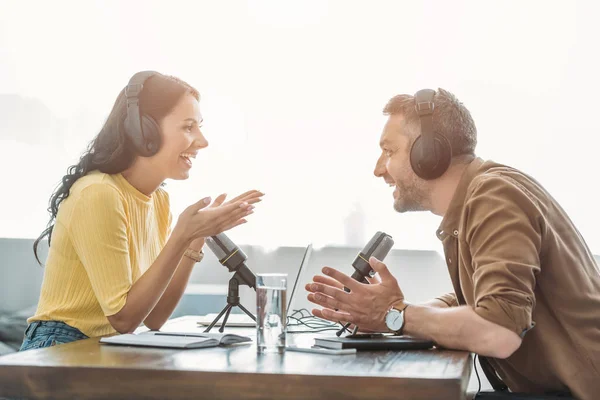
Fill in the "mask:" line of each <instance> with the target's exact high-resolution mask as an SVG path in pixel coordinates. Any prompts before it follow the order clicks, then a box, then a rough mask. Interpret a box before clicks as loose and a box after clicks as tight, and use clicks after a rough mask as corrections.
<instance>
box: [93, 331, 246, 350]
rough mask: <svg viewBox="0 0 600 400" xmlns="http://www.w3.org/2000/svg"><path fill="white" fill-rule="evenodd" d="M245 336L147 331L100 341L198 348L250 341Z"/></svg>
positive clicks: (145, 345) (116, 343)
mask: <svg viewBox="0 0 600 400" xmlns="http://www.w3.org/2000/svg"><path fill="white" fill-rule="evenodd" d="M251 341H252V339H250V338H249V337H247V336H241V335H234V334H231V333H202V332H198V333H196V332H157V331H149V332H143V333H139V334H135V333H127V334H123V335H116V336H110V337H103V338H101V339H100V343H105V344H115V345H124V346H143V347H165V348H173V349H199V348H203V347H216V346H228V345H231V344H236V343H245V342H251Z"/></svg>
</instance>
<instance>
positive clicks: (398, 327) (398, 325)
mask: <svg viewBox="0 0 600 400" xmlns="http://www.w3.org/2000/svg"><path fill="white" fill-rule="evenodd" d="M407 307H408V304H405V305H404V308H403V309H402V310H397V309H395V308H394V307H392V308H390V309H389V310H388V312H387V314H386V315H385V325H386V326H387V328H388V329H389V330H390V331H392V332H394V333H395V334H396V335H402V329H403V328H404V323H405V320H404V311H405V310H406V308H407Z"/></svg>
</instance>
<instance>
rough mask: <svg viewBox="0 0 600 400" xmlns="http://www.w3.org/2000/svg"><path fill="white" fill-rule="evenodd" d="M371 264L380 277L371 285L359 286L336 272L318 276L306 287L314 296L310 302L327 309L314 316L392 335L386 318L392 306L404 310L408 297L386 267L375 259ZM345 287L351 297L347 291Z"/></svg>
mask: <svg viewBox="0 0 600 400" xmlns="http://www.w3.org/2000/svg"><path fill="white" fill-rule="evenodd" d="M369 264H370V265H371V268H373V270H374V271H375V272H377V274H378V275H379V279H370V282H371V284H364V283H360V282H357V281H355V280H354V279H352V278H351V277H349V276H348V275H345V274H343V273H342V272H339V271H337V270H335V269H333V268H329V267H325V268H323V274H325V275H327V276H320V275H316V276H315V277H314V278H313V283H309V284H307V285H306V290H307V291H309V292H311V293H309V295H308V300H309V301H311V302H313V303H315V304H318V305H320V306H323V307H324V308H323V309H322V310H319V309H314V310H313V314H314V315H315V316H316V317H319V318H323V319H327V320H330V321H334V322H339V321H344V322H350V323H352V324H353V325H357V326H358V327H359V329H361V330H368V331H374V332H388V331H389V330H388V329H387V327H386V325H385V315H386V313H387V312H388V311H389V309H390V308H392V306H396V307H398V308H403V307H404V294H403V293H402V290H400V286H399V285H398V281H397V280H396V278H394V277H393V276H392V274H391V273H390V271H389V270H388V269H387V267H386V266H385V264H384V263H382V262H381V261H379V260H377V259H376V258H375V257H371V258H370V259H369ZM344 286H345V287H347V288H348V289H350V293H348V292H345V291H344Z"/></svg>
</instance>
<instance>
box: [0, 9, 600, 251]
mask: <svg viewBox="0 0 600 400" xmlns="http://www.w3.org/2000/svg"><path fill="white" fill-rule="evenodd" d="M598 4H599V3H597V2H594V1H569V2H566V1H452V2H449V1H441V0H440V1H422V2H419V1H385V2H384V1H361V2H359V1H323V0H319V1H306V0H305V1H302V2H298V1H294V2H292V1H220V2H216V1H189V2H182V1H169V2H158V1H154V2H152V1H150V2H148V1H143V2H141V1H140V2H134V1H53V2H47V1H26V2H22V1H17V0H15V1H12V0H0V174H1V181H0V182H1V185H0V237H35V236H37V235H38V234H39V232H40V231H41V230H42V229H43V228H44V226H45V224H46V222H47V212H46V207H47V202H48V197H49V195H50V193H51V191H52V189H53V187H54V186H55V185H56V183H57V182H58V181H59V179H60V178H61V177H62V175H63V174H64V172H65V170H66V168H67V166H68V165H70V163H73V162H74V161H76V160H77V158H78V156H79V154H80V152H81V151H82V150H83V149H84V147H85V145H86V143H87V142H88V141H89V140H91V139H92V138H93V137H94V136H95V135H96V133H97V132H98V131H99V129H100V127H101V124H102V123H103V121H104V119H105V118H106V116H107V115H108V112H109V111H110V108H111V107H112V104H113V102H114V100H115V98H116V96H117V94H118V92H119V91H120V90H121V89H122V88H123V86H124V85H125V84H126V83H127V81H128V79H129V77H130V76H131V75H132V74H133V73H134V72H136V71H138V70H144V69H155V70H159V71H161V72H164V73H168V74H173V75H177V76H179V77H181V78H183V79H184V80H186V81H188V82H189V83H191V84H192V85H194V86H195V87H197V88H198V89H199V90H200V92H201V95H202V101H201V108H202V111H203V115H204V119H205V128H204V131H205V134H206V135H207V137H208V139H209V141H210V144H211V145H210V147H209V148H208V149H206V150H205V151H203V152H202V153H201V156H200V157H199V158H200V159H199V160H198V161H199V162H197V163H196V165H195V167H194V169H193V170H192V177H191V178H190V179H189V180H188V181H185V182H170V183H169V184H168V186H167V188H168V190H169V191H170V192H171V197H172V204H173V208H174V209H173V211H174V214H175V215H177V214H178V213H179V212H180V211H181V210H182V209H183V208H184V207H186V206H187V205H188V204H190V203H192V202H195V201H196V200H197V199H199V198H201V197H203V196H205V195H213V196H216V195H217V194H219V193H220V192H222V191H227V192H229V193H232V194H236V193H239V192H241V191H243V190H246V189H250V188H258V189H261V190H263V191H265V192H266V193H267V196H266V197H265V201H264V202H263V203H262V204H261V206H260V209H259V210H258V212H257V213H256V214H255V215H254V216H253V217H252V220H251V223H249V224H247V225H246V226H244V227H241V228H239V229H237V230H236V231H235V232H232V233H231V236H232V237H233V238H235V240H236V241H238V242H240V243H250V244H258V245H264V246H267V247H274V246H278V245H305V244H306V243H308V242H310V241H312V242H314V243H315V244H316V245H317V246H318V245H323V244H350V245H358V246H361V245H362V244H363V243H364V242H366V240H368V238H369V237H370V236H371V235H372V234H373V233H374V232H375V231H377V230H385V231H387V232H388V233H390V234H392V235H393V236H394V238H395V241H396V248H409V249H434V250H437V251H439V250H440V249H441V246H440V244H439V243H438V241H437V239H436V237H435V234H434V232H435V229H436V228H437V226H438V224H439V221H440V219H439V218H438V217H435V216H433V215H430V214H424V213H417V214H405V215H399V214H396V213H394V211H393V208H392V202H393V200H392V193H391V189H389V188H388V187H387V186H386V185H385V184H384V183H383V181H379V180H378V179H376V178H375V177H374V176H373V175H372V170H373V167H374V163H375V161H376V158H377V156H378V138H379V134H380V132H381V129H382V127H383V124H384V121H385V117H383V116H382V114H381V109H382V108H383V106H384V105H385V103H386V102H387V100H388V99H389V98H390V97H391V96H393V95H395V94H398V93H413V92H415V91H416V90H418V89H420V88H423V87H433V88H437V87H443V88H445V89H448V90H450V91H452V92H454V93H455V94H456V95H457V96H458V98H459V99H461V100H462V101H463V102H464V103H465V104H466V105H467V107H468V108H469V109H470V110H471V112H472V115H473V117H474V119H475V122H476V124H477V126H478V130H479V148H478V149H479V151H478V153H479V155H480V156H482V157H484V158H490V159H494V160H495V161H498V162H503V163H507V164H511V165H513V166H515V167H518V168H521V169H523V170H525V171H526V172H528V173H530V174H531V175H533V176H534V177H536V178H537V179H538V180H539V181H541V182H542V183H543V184H544V185H545V186H546V188H547V189H549V190H550V192H551V193H552V194H553V195H554V196H555V197H556V198H557V199H558V200H559V201H560V202H561V204H562V205H563V206H564V208H565V209H566V210H567V212H568V213H569V214H570V215H571V217H572V219H573V220H574V221H575V223H576V224H577V226H578V227H579V229H580V231H581V232H582V234H583V236H584V237H585V238H586V240H587V242H588V244H589V245H590V247H591V248H592V251H593V252H594V253H600V233H599V231H598V229H597V227H596V225H597V222H598V220H600V218H599V217H598V207H597V204H598V200H597V194H598V184H597V179H598V174H597V171H598V167H597V158H598V156H597V153H598V141H599V138H600V127H599V124H598V123H597V114H596V113H597V110H596V108H597V107H598V92H599V89H600V83H599V81H598V79H597V73H598V71H599V70H600V61H599V58H598V47H599V45H598V37H600V27H599V24H598V23H597V20H596V16H597V15H598V12H599V11H600V6H599V5H598Z"/></svg>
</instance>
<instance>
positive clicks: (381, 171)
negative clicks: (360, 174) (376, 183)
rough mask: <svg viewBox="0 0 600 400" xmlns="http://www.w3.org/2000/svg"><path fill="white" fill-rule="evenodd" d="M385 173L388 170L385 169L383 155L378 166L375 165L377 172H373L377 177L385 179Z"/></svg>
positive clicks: (378, 161)
mask: <svg viewBox="0 0 600 400" xmlns="http://www.w3.org/2000/svg"><path fill="white" fill-rule="evenodd" d="M385 172H386V168H385V163H384V162H383V155H382V156H380V157H379V159H378V160H377V164H375V171H373V174H375V176H376V177H378V178H381V177H383V175H384V174H385Z"/></svg>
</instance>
